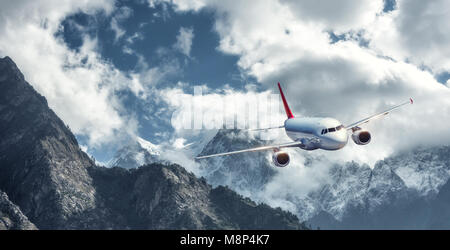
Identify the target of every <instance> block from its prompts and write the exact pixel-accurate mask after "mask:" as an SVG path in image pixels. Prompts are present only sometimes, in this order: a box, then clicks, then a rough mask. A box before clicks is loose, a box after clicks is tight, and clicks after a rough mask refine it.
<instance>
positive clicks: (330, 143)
mask: <svg viewBox="0 0 450 250" xmlns="http://www.w3.org/2000/svg"><path fill="white" fill-rule="evenodd" d="M284 129H285V130H286V134H287V135H288V136H289V138H291V139H292V140H294V141H301V142H302V146H300V147H301V148H302V149H305V150H314V149H319V148H320V149H325V150H338V149H341V148H343V147H344V146H345V145H346V144H347V141H348V134H347V129H346V128H345V127H344V126H343V125H342V123H340V122H339V121H338V120H336V119H333V118H318V117H302V118H291V119H287V120H286V121H285V122H284Z"/></svg>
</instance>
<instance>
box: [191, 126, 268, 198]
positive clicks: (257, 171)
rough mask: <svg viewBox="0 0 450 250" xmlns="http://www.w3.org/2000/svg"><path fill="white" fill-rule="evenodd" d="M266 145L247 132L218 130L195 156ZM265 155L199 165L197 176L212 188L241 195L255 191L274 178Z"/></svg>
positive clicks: (245, 156) (239, 156)
mask: <svg viewBox="0 0 450 250" xmlns="http://www.w3.org/2000/svg"><path fill="white" fill-rule="evenodd" d="M265 144H270V141H261V140H258V139H256V138H254V137H253V136H252V135H250V134H249V132H245V131H240V130H225V129H221V130H219V131H218V132H217V134H216V136H214V138H213V139H212V140H211V141H210V142H209V143H208V144H206V146H205V147H204V149H203V150H202V151H201V153H200V154H199V155H209V154H214V153H219V152H230V151H235V150H240V149H243V148H252V147H259V146H263V145H265ZM267 156H268V152H251V153H244V154H238V155H230V156H227V157H213V158H206V159H204V160H201V161H199V164H200V170H201V175H202V176H204V177H205V178H206V179H207V180H208V182H209V183H211V184H212V185H213V186H217V185H226V186H230V187H233V189H234V190H237V191H239V193H242V194H244V195H247V196H248V195H250V194H251V193H255V192H256V191H259V190H260V189H261V188H262V187H263V186H264V185H265V184H267V183H268V182H269V181H270V180H271V178H272V177H273V176H274V175H275V170H274V167H273V166H271V164H270V162H269V161H268V160H267Z"/></svg>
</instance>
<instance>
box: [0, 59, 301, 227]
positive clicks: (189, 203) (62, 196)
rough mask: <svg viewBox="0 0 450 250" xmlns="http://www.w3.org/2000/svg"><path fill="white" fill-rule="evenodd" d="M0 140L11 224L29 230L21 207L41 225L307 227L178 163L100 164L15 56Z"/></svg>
mask: <svg viewBox="0 0 450 250" xmlns="http://www.w3.org/2000/svg"><path fill="white" fill-rule="evenodd" d="M0 138H2V139H1V140H0V190H3V191H4V192H5V193H6V194H7V195H8V197H9V200H11V201H9V200H8V198H7V196H4V195H1V196H0V208H1V210H0V218H7V219H5V221H7V222H6V223H5V222H3V221H1V223H0V227H3V228H6V229H11V228H24V227H25V226H20V225H21V223H22V222H23V224H24V225H25V224H26V223H25V221H26V220H25V219H26V217H25V216H23V217H20V216H19V215H20V214H21V213H20V210H21V211H22V212H23V214H25V215H26V216H27V217H28V218H29V220H30V221H32V222H33V223H34V224H35V225H36V226H37V227H38V228H40V229H250V228H258V229H303V228H304V226H303V225H301V224H300V223H299V222H298V219H297V218H296V217H295V216H293V215H292V214H290V213H287V212H283V211H281V210H280V209H272V208H270V207H267V206H265V205H256V204H255V203H253V202H251V201H249V200H247V199H244V198H242V197H240V196H238V195H237V194H235V193H234V192H233V191H230V190H228V189H226V188H216V189H212V187H211V186H210V185H208V184H207V183H206V182H205V180H204V179H198V178H196V177H195V176H194V175H193V174H191V173H188V172H187V171H186V170H185V169H184V168H182V167H181V166H178V165H167V164H158V163H155V164H152V165H147V166H143V167H140V168H138V169H131V170H126V169H122V168H111V169H110V168H104V167H99V166H96V165H95V164H94V162H93V161H92V160H91V159H90V158H89V156H88V155H87V154H85V153H84V152H83V151H81V149H80V148H79V146H78V143H77V141H76V139H75V137H74V135H73V134H72V133H71V131H70V130H69V129H68V127H67V126H66V125H65V124H64V123H63V122H62V121H61V120H60V119H59V118H58V117H57V115H56V114H55V113H54V112H53V111H52V110H51V109H49V107H48V105H47V102H46V100H45V98H44V97H42V96H41V95H39V94H38V93H37V92H36V91H35V90H34V89H33V88H32V87H31V86H30V85H29V84H28V83H27V82H26V81H25V80H24V77H23V75H22V74H21V73H20V71H19V70H18V69H17V67H16V65H15V64H14V62H13V61H12V60H11V59H10V58H8V57H6V58H3V59H0ZM11 202H13V203H14V204H16V205H17V206H16V207H14V204H12V203H11ZM3 204H6V210H5V209H4V207H5V205H3ZM230 205H232V207H229V206H230ZM10 207H12V208H17V209H12V210H11V209H10ZM19 208H20V210H19ZM230 208H231V209H230ZM4 211H6V212H4ZM21 221H22V222H21ZM19 222H20V223H19ZM2 223H3V224H2ZM2 225H3V226H2ZM26 227H30V228H31V227H32V226H30V225H29V226H26Z"/></svg>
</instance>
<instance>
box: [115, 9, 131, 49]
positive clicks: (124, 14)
mask: <svg viewBox="0 0 450 250" xmlns="http://www.w3.org/2000/svg"><path fill="white" fill-rule="evenodd" d="M132 15H133V10H132V9H130V8H128V7H126V6H123V7H120V8H119V9H117V10H116V11H115V13H114V15H113V17H112V18H111V24H110V25H111V29H112V30H113V31H114V41H115V42H117V41H118V40H119V39H120V38H121V37H123V36H124V35H125V33H126V31H125V30H124V29H123V28H122V27H120V23H121V22H123V21H125V20H126V19H127V18H129V17H131V16H132Z"/></svg>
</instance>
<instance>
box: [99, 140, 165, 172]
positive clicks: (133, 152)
mask: <svg viewBox="0 0 450 250" xmlns="http://www.w3.org/2000/svg"><path fill="white" fill-rule="evenodd" d="M160 155H161V152H160V150H159V148H158V146H156V145H154V144H152V143H151V142H149V141H147V140H145V139H143V138H140V137H137V138H136V140H135V141H132V142H130V143H129V144H128V145H126V146H124V147H122V148H120V149H119V150H118V151H117V152H116V153H115V155H114V157H113V158H112V159H111V160H110V161H109V162H108V164H107V165H108V167H114V166H120V167H123V168H127V169H130V168H137V167H139V166H142V165H144V164H150V163H154V162H160V161H161V159H160Z"/></svg>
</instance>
